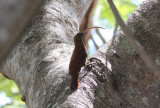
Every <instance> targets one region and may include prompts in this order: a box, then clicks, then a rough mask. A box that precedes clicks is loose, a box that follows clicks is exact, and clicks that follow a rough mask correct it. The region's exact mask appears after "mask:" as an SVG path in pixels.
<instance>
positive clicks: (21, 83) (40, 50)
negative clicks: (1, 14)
mask: <svg viewBox="0 0 160 108" xmlns="http://www.w3.org/2000/svg"><path fill="white" fill-rule="evenodd" d="M91 2H92V1H88V0H83V1H76V0H75V1H74V0H72V1H60V0H57V1H56V0H50V1H46V2H44V4H43V5H42V7H41V9H40V10H39V12H38V13H37V14H36V15H35V17H34V18H33V20H32V22H31V24H30V27H28V29H27V31H26V32H25V34H24V37H23V38H22V39H21V40H20V41H19V42H18V44H17V45H16V46H15V47H14V49H12V51H11V53H10V55H9V56H8V57H7V59H5V61H3V64H2V66H1V68H0V69H1V70H0V72H2V73H4V74H6V75H7V76H8V77H10V78H11V79H12V80H13V81H14V82H16V84H17V85H18V87H19V89H20V92H21V94H22V95H23V96H24V97H25V99H26V105H27V107H28V108H59V107H60V108H63V107H64V108H93V107H94V108H146V107H147V108H159V107H160V105H159V101H160V93H159V91H160V86H159V85H160V81H159V79H157V78H155V77H154V76H153V72H152V71H150V70H149V69H148V68H147V67H146V66H145V65H144V63H143V61H142V60H141V58H140V57H139V55H137V53H136V52H135V50H134V49H133V48H132V47H131V46H130V45H129V43H128V41H127V40H126V38H125V36H124V35H123V32H122V31H121V30H120V31H119V32H118V33H117V35H116V40H115V41H114V43H113V46H112V49H111V50H110V51H109V59H108V60H107V63H108V64H109V63H110V64H111V69H110V68H109V67H108V65H107V66H106V59H105V52H106V51H107V48H108V44H105V45H104V46H103V47H102V48H100V49H99V50H98V51H97V52H96V53H95V54H94V55H93V57H92V58H91V59H89V60H88V62H87V64H86V67H85V68H83V69H82V71H81V72H80V86H79V88H78V89H77V90H76V91H70V76H69V75H68V64H69V60H70V56H71V53H72V50H73V44H72V43H73V36H74V34H76V33H77V32H78V27H79V25H80V23H81V21H82V19H83V15H84V13H85V11H86V10H87V8H88V7H89V5H90V4H91ZM159 8H160V1H158V0H148V1H146V2H144V3H143V4H142V5H140V6H139V7H138V8H137V9H136V10H135V11H134V12H133V13H132V15H131V16H130V17H129V19H128V21H127V26H128V27H129V28H130V29H131V31H132V33H133V34H134V36H135V38H136V39H137V40H138V41H139V42H140V43H141V44H142V45H143V46H144V48H145V50H146V51H147V53H148V54H149V55H150V56H151V58H152V59H153V60H154V61H155V63H156V64H157V65H158V66H159V65H160V62H159V59H160V58H159V53H160V49H159V48H158V47H159V43H160V39H159V37H160V34H159V33H160V29H159V22H160V17H159V15H160V10H159ZM106 67H107V68H106Z"/></svg>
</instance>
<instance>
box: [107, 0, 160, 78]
mask: <svg viewBox="0 0 160 108" xmlns="http://www.w3.org/2000/svg"><path fill="white" fill-rule="evenodd" d="M108 3H109V5H110V8H111V9H112V12H113V14H114V16H115V18H116V21H117V23H118V24H119V25H120V27H121V29H122V30H123V32H124V34H125V36H126V38H127V39H128V41H129V42H130V44H131V45H132V47H133V48H134V49H135V50H136V51H137V53H138V54H139V56H140V57H141V58H142V60H143V61H144V62H145V64H146V65H147V66H148V68H150V69H151V70H152V71H153V74H154V76H155V77H158V78H160V71H159V68H158V67H157V65H156V64H155V63H154V62H153V61H152V59H151V58H150V57H149V56H148V55H147V53H146V51H145V50H144V49H143V47H142V46H141V44H140V43H139V42H138V41H137V40H136V39H135V38H134V37H133V34H132V33H131V31H130V30H129V28H128V27H127V26H126V25H125V24H124V22H123V20H122V18H121V17H120V15H119V13H118V11H117V9H116V7H115V5H114V3H113V1H112V0H108Z"/></svg>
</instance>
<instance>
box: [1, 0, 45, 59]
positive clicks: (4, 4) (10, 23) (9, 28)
mask: <svg viewBox="0 0 160 108" xmlns="http://www.w3.org/2000/svg"><path fill="white" fill-rule="evenodd" d="M41 2H42V0H34V1H33V0H21V1H10V0H1V1H0V61H2V59H3V58H4V57H5V56H6V55H7V54H8V52H9V51H10V50H11V48H12V47H13V45H14V44H15V43H16V42H17V40H18V39H19V38H20V36H21V35H22V33H23V32H24V30H25V28H26V26H27V24H28V22H29V21H30V20H31V18H32V16H33V14H34V13H35V11H36V10H37V8H38V7H39V6H40V4H41Z"/></svg>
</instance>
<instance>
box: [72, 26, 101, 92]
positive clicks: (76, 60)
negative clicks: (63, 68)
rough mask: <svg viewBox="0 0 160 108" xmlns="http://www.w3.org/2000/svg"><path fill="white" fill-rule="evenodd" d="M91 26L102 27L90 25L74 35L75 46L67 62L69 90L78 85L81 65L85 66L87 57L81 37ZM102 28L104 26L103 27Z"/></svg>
mask: <svg viewBox="0 0 160 108" xmlns="http://www.w3.org/2000/svg"><path fill="white" fill-rule="evenodd" d="M92 28H102V27H91V28H88V29H86V30H85V31H84V32H82V33H77V34H76V35H75V36H74V44H75V48H74V50H73V53H72V57H71V60H70V64H69V74H70V75H71V76H72V79H71V90H75V89H77V88H78V86H79V72H80V70H81V67H82V66H85V63H86V58H87V50H86V48H85V46H84V42H83V38H84V34H85V33H86V32H87V31H88V30H89V29H92ZM103 29H104V28H103Z"/></svg>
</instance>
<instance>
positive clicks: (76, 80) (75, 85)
mask: <svg viewBox="0 0 160 108" xmlns="http://www.w3.org/2000/svg"><path fill="white" fill-rule="evenodd" d="M78 76H79V74H78V73H77V74H75V75H72V79H71V90H75V89H77V88H78V86H79V77H78Z"/></svg>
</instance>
